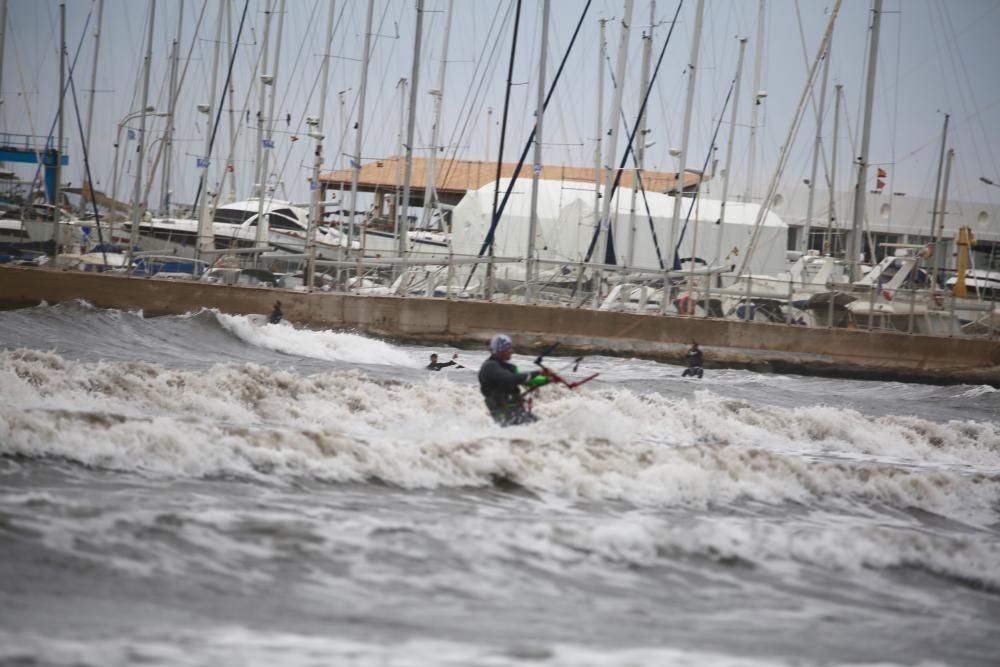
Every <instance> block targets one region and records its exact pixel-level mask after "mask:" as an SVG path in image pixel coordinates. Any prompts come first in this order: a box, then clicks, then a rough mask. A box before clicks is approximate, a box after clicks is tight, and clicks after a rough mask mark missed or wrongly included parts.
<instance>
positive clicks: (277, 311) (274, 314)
mask: <svg viewBox="0 0 1000 667" xmlns="http://www.w3.org/2000/svg"><path fill="white" fill-rule="evenodd" d="M282 317H284V313H282V312H281V302H280V301H275V302H274V308H273V309H272V310H271V314H270V315H269V316H268V318H267V322H268V324H277V323H278V322H280V321H281V318H282Z"/></svg>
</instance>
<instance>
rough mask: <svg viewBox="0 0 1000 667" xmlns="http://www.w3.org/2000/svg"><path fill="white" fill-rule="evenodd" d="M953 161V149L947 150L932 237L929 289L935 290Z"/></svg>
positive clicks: (942, 260) (940, 259) (941, 259)
mask: <svg viewBox="0 0 1000 667" xmlns="http://www.w3.org/2000/svg"><path fill="white" fill-rule="evenodd" d="M954 160H955V149H954V148H949V149H948V161H947V162H946V163H945V166H944V183H943V184H942V186H941V210H940V211H938V213H937V221H938V224H937V235H936V236H935V237H934V270H933V271H932V272H931V289H937V284H938V283H937V277H938V272H939V271H941V270H942V269H944V266H942V263H943V262H944V252H943V251H942V248H941V237H942V236H944V216H945V215H946V214H947V213H948V181H949V180H951V163H952V162H954Z"/></svg>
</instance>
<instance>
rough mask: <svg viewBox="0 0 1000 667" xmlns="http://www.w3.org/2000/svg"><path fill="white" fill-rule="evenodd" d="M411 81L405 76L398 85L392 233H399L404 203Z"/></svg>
mask: <svg viewBox="0 0 1000 667" xmlns="http://www.w3.org/2000/svg"><path fill="white" fill-rule="evenodd" d="M408 81H409V79H407V78H406V77H405V76H404V77H403V78H401V79H400V80H399V83H397V84H396V87H397V88H399V135H398V138H399V152H398V155H399V157H398V158H397V159H396V191H395V192H394V193H393V201H392V233H393V234H399V213H400V211H399V209H400V208H401V207H402V204H403V152H404V151H405V150H406V146H405V145H404V144H405V143H406V130H405V128H406V100H407V95H406V84H407V82H408Z"/></svg>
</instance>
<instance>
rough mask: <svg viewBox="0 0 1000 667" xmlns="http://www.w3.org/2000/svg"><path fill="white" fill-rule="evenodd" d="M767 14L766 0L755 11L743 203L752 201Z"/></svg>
mask: <svg viewBox="0 0 1000 667" xmlns="http://www.w3.org/2000/svg"><path fill="white" fill-rule="evenodd" d="M766 12H767V0H760V5H759V7H758V9H757V43H756V44H754V60H753V94H752V95H751V96H750V102H751V106H750V147H749V149H748V150H747V160H748V162H749V164H748V166H747V184H746V191H745V192H744V193H743V201H745V202H748V203H749V202H752V201H753V168H754V162H755V161H756V158H757V113H758V111H759V107H760V101H761V99H763V98H762V97H761V95H760V92H761V91H760V64H761V61H762V60H763V59H764V18H765V16H766Z"/></svg>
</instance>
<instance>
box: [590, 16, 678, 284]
mask: <svg viewBox="0 0 1000 667" xmlns="http://www.w3.org/2000/svg"><path fill="white" fill-rule="evenodd" d="M683 6H684V0H680V2H678V3H677V10H676V11H675V12H674V18H673V20H672V21H671V22H670V30H668V31H667V38H666V40H664V42H663V46H662V47H661V48H660V55H659V57H658V58H657V60H656V67H654V68H653V75H652V76H651V77H650V78H649V85H648V86H646V93H645V95H643V97H642V105H641V106H640V107H639V113H638V114H637V115H636V118H635V123H634V124H633V125H632V130H631V131H630V132H629V135H628V143H627V144H626V146H625V154H624V155H622V159H621V162H620V163H619V164H618V171H617V173H616V175H615V180H614V183H613V184H612V186H611V192H610V193H607V192H605V193H604V196H605V197H611V198H612V199H613V198H614V196H615V192H616V191H617V190H618V186H619V184H620V183H621V179H622V173H623V171H624V169H625V163H626V162H627V161H628V158H629V156H630V155H631V154H632V147H633V145H634V143H635V135H636V132H638V130H639V124H640V123H641V122H642V117H643V115H644V114H645V113H646V107H647V105H648V104H649V96H650V94H651V93H652V91H653V85H654V84H655V83H656V77H657V75H659V73H660V66H661V65H662V64H663V57H664V56H665V55H666V53H667V46H668V45H669V44H670V38H671V37H672V36H673V34H674V27H676V25H677V17H678V16H679V15H680V13H681V8H682V7H683ZM681 178H682V179H683V174H681ZM677 187H678V185H677V184H676V183H675V184H674V188H675V189H676V188H677ZM680 187H681V189H683V180H682V182H681V184H680ZM650 220H652V217H650ZM600 223H601V221H600V220H598V221H597V225H596V226H595V228H594V235H593V237H592V238H591V239H590V247H588V248H587V255H586V257H585V258H584V260H583V261H584V263H587V262H589V261H590V258H591V256H592V255H593V253H594V248H595V247H596V246H597V239H598V236H600V232H601V224H600ZM611 236H612V235H611V228H610V226H609V227H608V237H609V241H608V248H612V249H613V241H612V240H611ZM654 238H655V236H654ZM604 259H605V262H604V263H605V264H615V263H616V262H615V261H614V257H613V256H612V257H611V261H607V260H608V257H607V256H605V257H604ZM660 267H661V268H662V267H663V262H662V259H661V261H660Z"/></svg>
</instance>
